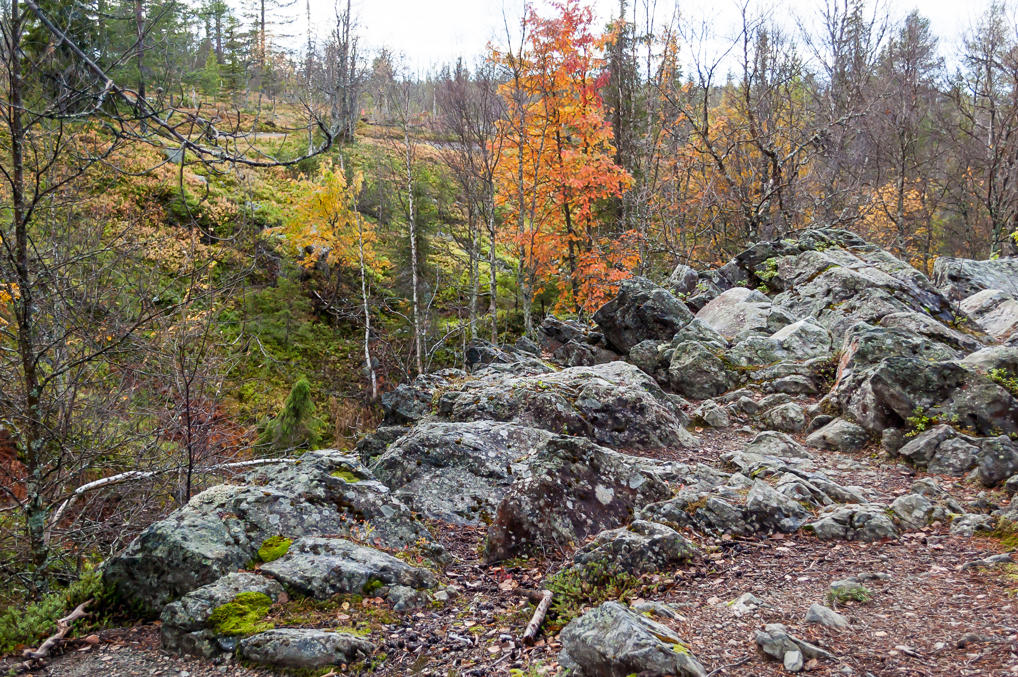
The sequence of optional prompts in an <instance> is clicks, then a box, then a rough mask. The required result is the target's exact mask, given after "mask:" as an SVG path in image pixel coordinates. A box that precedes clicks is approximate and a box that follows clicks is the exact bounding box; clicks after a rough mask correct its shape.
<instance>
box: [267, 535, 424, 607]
mask: <svg viewBox="0 0 1018 677" xmlns="http://www.w3.org/2000/svg"><path fill="white" fill-rule="evenodd" d="M364 536H368V534H364ZM261 571H262V572H263V573H265V574H268V575H269V576H272V577H273V578H275V579H276V580H278V581H280V582H282V583H283V584H284V585H285V586H286V587H287V588H289V589H291V590H294V591H296V592H298V593H300V594H302V595H306V596H308V597H314V598H315V599H328V598H330V597H332V596H333V595H337V594H340V593H351V594H357V595H363V594H365V593H371V592H374V591H376V590H378V589H380V588H383V587H385V586H405V587H408V588H414V589H421V588H432V587H434V586H435V582H436V581H435V576H434V574H432V573H431V572H430V571H428V570H427V569H423V568H420V567H415V566H411V565H409V564H407V563H406V562H404V561H403V560H400V559H397V558H395V557H393V556H392V555H390V554H388V553H384V552H382V551H381V550H376V549H374V548H368V547H365V546H362V545H357V544H356V543H354V542H352V541H348V540H346V539H344V538H323V537H305V538H300V539H298V540H296V541H294V542H293V545H291V546H290V549H289V551H287V553H286V554H285V555H283V556H282V557H280V558H279V559H276V560H273V561H271V562H267V563H265V564H263V565H262V567H261Z"/></svg>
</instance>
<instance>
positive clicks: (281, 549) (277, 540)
mask: <svg viewBox="0 0 1018 677" xmlns="http://www.w3.org/2000/svg"><path fill="white" fill-rule="evenodd" d="M292 544H293V539H291V538H285V537H283V536H271V537H269V538H266V539H265V541H264V542H263V543H262V547H260V548H258V559H260V560H261V561H263V562H271V561H273V560H277V559H279V558H280V557H282V556H283V555H285V554H286V553H287V552H288V551H289V550H290V546H291V545H292Z"/></svg>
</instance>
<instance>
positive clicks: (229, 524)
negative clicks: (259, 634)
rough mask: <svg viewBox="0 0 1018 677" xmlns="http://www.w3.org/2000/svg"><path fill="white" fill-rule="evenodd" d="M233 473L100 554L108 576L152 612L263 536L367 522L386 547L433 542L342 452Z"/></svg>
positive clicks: (250, 554) (238, 560) (247, 552)
mask: <svg viewBox="0 0 1018 677" xmlns="http://www.w3.org/2000/svg"><path fill="white" fill-rule="evenodd" d="M235 481H237V482H239V483H237V484H223V485H219V486H216V487H212V488H211V489H207V490H206V491H203V492H202V493H200V494H198V495H197V496H195V497H194V498H192V499H191V501H190V502H189V503H188V504H187V505H186V506H184V507H183V508H181V509H179V510H177V511H176V512H174V513H172V514H170V515H169V516H168V517H167V518H166V519H164V520H161V521H159V522H156V523H155V524H153V525H152V526H150V527H148V528H147V529H146V530H145V531H143V532H142V533H141V534H140V535H139V536H138V538H136V539H135V540H134V541H133V542H132V543H131V544H130V545H128V547H127V548H126V549H125V550H124V551H123V552H122V553H120V554H118V555H116V556H114V557H113V558H111V559H109V560H107V562H106V563H105V565H104V567H103V579H104V581H105V582H106V583H107V585H110V586H111V587H113V588H114V589H115V590H116V591H117V593H118V594H119V595H121V596H122V597H123V598H124V599H125V601H129V602H131V603H133V604H135V605H137V606H138V607H139V608H141V609H144V610H147V611H148V612H149V613H153V614H154V613H157V612H158V611H159V610H160V609H161V608H162V607H163V606H164V605H165V604H166V603H168V602H171V601H173V600H174V599H177V598H178V597H180V596H181V595H183V594H185V593H187V592H190V591H191V590H194V589H195V588H198V587H201V586H202V585H205V584H207V583H211V582H213V581H215V580H217V579H218V578H220V577H221V576H223V575H225V574H227V573H230V572H233V571H236V570H238V569H240V568H242V567H244V566H245V565H246V564H247V563H248V562H250V561H252V560H254V559H256V557H257V553H258V550H259V548H261V547H262V544H263V543H264V542H265V541H266V540H267V539H269V538H271V537H275V536H285V537H286V538H291V539H294V538H298V537H300V536H303V535H314V534H321V533H328V534H336V535H346V534H350V533H351V529H352V528H355V527H356V528H361V529H366V528H370V529H371V530H372V538H374V539H378V542H379V543H381V544H382V545H385V546H387V547H393V548H401V547H407V546H410V545H414V544H417V543H424V544H431V543H432V538H431V535H430V533H429V532H428V530H427V529H426V528H425V527H424V525H423V524H421V523H420V522H419V521H418V520H417V519H416V518H415V517H414V516H413V514H412V513H411V512H410V510H409V509H408V508H407V507H406V505H404V504H403V503H402V502H400V501H398V500H396V499H395V498H394V497H393V496H392V495H391V493H390V491H389V489H388V488H387V487H385V486H384V485H383V484H381V483H380V482H378V481H376V480H374V479H373V478H372V475H371V473H370V472H369V471H368V470H367V468H365V467H364V466H363V465H362V464H361V463H360V462H359V461H358V460H357V459H356V457H354V456H352V455H349V454H346V453H343V452H339V451H335V450H328V449H325V450H319V451H310V452H306V453H305V454H303V455H302V456H300V458H298V459H296V460H293V461H292V462H289V463H280V464H273V465H272V466H271V467H267V466H262V467H261V468H259V469H258V470H255V471H253V472H251V473H248V474H247V475H245V476H243V477H241V478H239V479H238V480H235ZM436 547H437V546H436ZM439 550H440V548H438V549H437V550H436V551H435V553H436V554H437V553H438V551H439Z"/></svg>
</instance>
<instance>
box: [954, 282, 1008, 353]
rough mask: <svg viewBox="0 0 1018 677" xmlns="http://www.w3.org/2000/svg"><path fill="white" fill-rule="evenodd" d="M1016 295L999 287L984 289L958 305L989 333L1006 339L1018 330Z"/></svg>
mask: <svg viewBox="0 0 1018 677" xmlns="http://www.w3.org/2000/svg"><path fill="white" fill-rule="evenodd" d="M1016 295H1018V294H1015V295H1012V294H1008V293H1006V292H1003V291H1001V290H999V289H984V290H983V291H980V292H976V293H975V294H973V295H972V296H969V297H968V298H966V299H964V300H963V301H961V302H960V303H959V304H958V307H959V308H960V309H961V310H962V312H964V313H965V314H966V315H968V316H969V317H971V318H972V319H973V320H974V321H975V323H976V324H977V325H979V328H980V329H982V330H983V331H985V332H986V333H987V334H989V335H990V336H992V337H993V338H995V339H997V340H999V341H1006V340H1008V339H1009V338H1011V337H1012V336H1014V335H1015V334H1016V332H1018V300H1016V298H1015V296H1016Z"/></svg>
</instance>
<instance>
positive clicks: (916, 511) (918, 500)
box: [891, 494, 947, 529]
mask: <svg viewBox="0 0 1018 677" xmlns="http://www.w3.org/2000/svg"><path fill="white" fill-rule="evenodd" d="M891 511H892V512H894V514H895V516H897V518H898V519H899V520H900V521H901V522H902V524H904V525H905V526H906V527H908V528H910V529H922V528H923V527H925V526H926V525H927V524H930V523H931V522H934V521H936V520H944V519H946V518H947V511H946V510H944V509H943V508H942V507H941V506H939V505H937V504H936V503H934V502H933V501H931V500H930V499H929V498H927V497H926V496H923V495H922V494H905V495H904V496H899V497H898V498H896V499H894V501H893V502H892V503H891Z"/></svg>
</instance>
